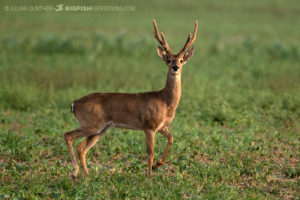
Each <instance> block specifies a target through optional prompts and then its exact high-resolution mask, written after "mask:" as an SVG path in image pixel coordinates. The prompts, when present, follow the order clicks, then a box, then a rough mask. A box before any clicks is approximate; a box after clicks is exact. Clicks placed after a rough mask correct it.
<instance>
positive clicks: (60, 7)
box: [54, 4, 64, 12]
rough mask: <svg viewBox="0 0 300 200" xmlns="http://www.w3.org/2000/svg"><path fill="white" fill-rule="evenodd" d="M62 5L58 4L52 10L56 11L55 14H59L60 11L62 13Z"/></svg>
mask: <svg viewBox="0 0 300 200" xmlns="http://www.w3.org/2000/svg"><path fill="white" fill-rule="evenodd" d="M63 6H64V4H58V5H57V6H56V7H55V8H54V10H55V11H56V12H60V11H62V10H63V9H64V7H63Z"/></svg>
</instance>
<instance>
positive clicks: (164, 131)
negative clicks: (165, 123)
mask: <svg viewBox="0 0 300 200" xmlns="http://www.w3.org/2000/svg"><path fill="white" fill-rule="evenodd" d="M159 133H161V134H162V135H163V136H164V137H165V138H167V139H168V144H167V146H166V148H165V151H164V153H163V154H162V156H161V158H160V159H159V160H158V161H157V162H156V163H155V165H153V167H152V169H156V168H158V167H159V166H161V165H163V164H164V160H165V158H166V156H167V154H168V151H169V150H170V148H171V146H172V144H173V136H172V134H171V133H170V132H169V130H168V128H166V127H165V128H163V129H161V130H160V131H159Z"/></svg>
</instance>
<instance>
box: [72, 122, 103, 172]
mask: <svg viewBox="0 0 300 200" xmlns="http://www.w3.org/2000/svg"><path fill="white" fill-rule="evenodd" d="M107 129H108V126H107V127H105V128H104V129H102V130H101V132H100V133H98V134H96V135H91V136H88V137H87V138H86V139H85V140H84V141H83V142H82V143H81V144H80V145H79V146H78V147H77V153H78V157H79V160H80V162H81V165H82V167H83V172H84V175H85V176H88V175H89V170H88V168H87V165H86V154H87V152H88V151H89V150H90V149H91V148H92V147H93V146H94V145H95V144H96V143H97V141H98V140H99V139H100V137H101V136H102V135H104V133H105V132H106V131H107Z"/></svg>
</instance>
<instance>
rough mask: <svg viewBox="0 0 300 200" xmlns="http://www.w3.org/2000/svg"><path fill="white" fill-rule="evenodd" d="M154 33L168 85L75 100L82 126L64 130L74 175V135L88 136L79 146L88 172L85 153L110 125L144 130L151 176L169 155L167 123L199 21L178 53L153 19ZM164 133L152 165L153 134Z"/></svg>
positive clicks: (171, 116)
mask: <svg viewBox="0 0 300 200" xmlns="http://www.w3.org/2000/svg"><path fill="white" fill-rule="evenodd" d="M153 26H154V37H155V38H156V40H157V41H158V42H159V44H160V45H159V46H158V47H157V53H158V55H159V56H160V57H161V58H162V59H163V61H164V62H165V63H166V65H167V66H168V73H167V81H166V85H165V87H164V88H163V89H162V90H158V91H151V92H143V93H93V94H89V95H87V96H84V97H82V98H80V99H77V100H75V101H74V103H73V104H72V112H73V113H74V115H75V117H76V118H77V120H78V122H79V123H80V127H79V128H77V129H75V130H73V131H70V132H67V133H65V134H64V137H65V141H66V144H67V147H68V149H69V152H70V155H71V159H72V162H73V165H74V171H73V173H72V174H71V176H72V177H73V178H75V177H76V176H77V174H78V171H79V166H78V163H77V159H76V156H75V153H74V149H73V146H72V143H73V141H74V140H75V139H77V138H81V137H86V139H85V140H84V141H83V142H82V143H81V144H80V145H79V146H78V148H77V153H78V157H79V160H80V162H81V164H82V167H83V172H84V175H85V176H88V175H89V171H88V168H87V165H86V153H87V152H88V150H89V149H90V148H92V147H93V146H94V145H95V144H96V142H97V141H98V140H99V139H100V137H101V136H102V135H103V134H104V133H105V132H106V131H107V129H108V128H109V127H111V126H113V127H117V128H126V129H134V130H142V131H143V132H144V133H145V136H146V146H147V154H148V178H150V177H151V175H152V169H155V168H157V167H159V166H161V165H163V163H164V160H165V158H166V155H167V153H168V151H169V149H170V148H171V146H172V144H173V136H172V134H171V133H170V131H169V130H168V126H169V125H170V123H171V122H172V120H173V119H174V117H175V111H176V108H177V106H178V103H179V100H180V96H181V72H182V67H183V65H184V64H185V63H186V62H187V61H188V60H189V59H190V58H191V57H192V56H193V54H194V47H191V46H192V44H193V43H194V41H195V39H196V34H197V29H198V21H196V22H195V28H194V33H193V35H191V34H189V35H188V38H187V40H186V43H185V45H184V46H183V48H182V49H181V50H180V52H179V53H177V54H173V53H172V52H171V50H170V48H169V46H168V43H167V41H166V38H165V36H164V34H163V33H161V37H160V36H159V33H158V28H157V25H156V22H155V20H153ZM156 132H159V133H161V134H162V135H163V136H164V137H165V138H166V139H167V140H168V143H167V146H166V148H165V150H164V152H163V154H162V156H161V158H160V159H159V160H158V161H157V162H156V163H155V164H154V165H153V161H154V137H155V134H156Z"/></svg>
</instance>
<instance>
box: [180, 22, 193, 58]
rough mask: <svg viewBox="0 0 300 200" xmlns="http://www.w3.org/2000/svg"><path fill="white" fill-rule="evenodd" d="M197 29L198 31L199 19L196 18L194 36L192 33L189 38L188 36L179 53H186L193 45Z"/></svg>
mask: <svg viewBox="0 0 300 200" xmlns="http://www.w3.org/2000/svg"><path fill="white" fill-rule="evenodd" d="M197 31H198V20H196V22H195V28H194V33H193V37H192V36H191V33H189V35H188V38H187V40H186V42H185V44H184V46H183V48H182V49H181V50H180V52H179V53H178V54H182V53H184V52H185V51H186V50H187V49H189V48H190V47H191V46H192V44H193V43H194V42H195V40H196V36H197Z"/></svg>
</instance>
